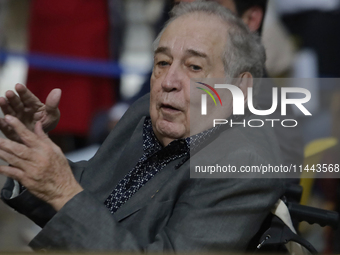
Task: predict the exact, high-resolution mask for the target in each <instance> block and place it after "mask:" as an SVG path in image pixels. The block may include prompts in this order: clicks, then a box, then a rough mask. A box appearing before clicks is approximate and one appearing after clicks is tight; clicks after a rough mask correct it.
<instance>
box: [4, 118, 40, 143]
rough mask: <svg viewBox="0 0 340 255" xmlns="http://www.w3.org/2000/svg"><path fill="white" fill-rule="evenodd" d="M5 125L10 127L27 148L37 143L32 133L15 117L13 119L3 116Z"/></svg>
mask: <svg viewBox="0 0 340 255" xmlns="http://www.w3.org/2000/svg"><path fill="white" fill-rule="evenodd" d="M5 121H6V123H7V124H8V125H9V126H11V127H12V128H13V129H14V131H15V132H16V134H17V135H18V136H19V137H20V138H21V140H22V141H23V143H24V144H26V145H27V146H28V147H32V146H34V145H35V144H36V143H37V136H36V134H34V133H33V132H31V131H30V130H29V129H27V128H26V127H25V125H24V124H22V123H21V121H20V120H18V119H17V118H16V117H13V116H11V115H6V116H5Z"/></svg>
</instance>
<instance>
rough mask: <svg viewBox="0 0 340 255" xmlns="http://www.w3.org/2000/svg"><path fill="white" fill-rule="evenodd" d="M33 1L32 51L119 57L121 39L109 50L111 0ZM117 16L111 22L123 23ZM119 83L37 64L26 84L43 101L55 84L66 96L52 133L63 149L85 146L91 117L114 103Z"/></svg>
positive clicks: (117, 8) (80, 55)
mask: <svg viewBox="0 0 340 255" xmlns="http://www.w3.org/2000/svg"><path fill="white" fill-rule="evenodd" d="M118 3H119V1H111V2H110V6H112V5H114V6H115V7H116V10H119V9H120V6H119V5H118ZM30 4H31V6H30V21H29V52H31V53H39V54H45V55H46V56H49V55H55V56H60V57H65V58H66V59H67V57H70V58H78V59H94V60H109V59H110V56H113V57H117V54H118V51H117V50H118V44H119V43H114V42H112V43H111V53H110V50H109V45H110V44H109V8H108V6H109V3H108V1H107V0H96V1H87V0H72V1H68V0H58V1H45V0H32V1H31V2H30ZM111 9H113V8H111ZM112 14H115V13H112ZM118 18H119V16H117V15H115V16H113V17H112V19H111V23H114V22H117V24H121V20H120V19H119V20H118V21H117V19H118ZM111 27H112V26H111ZM115 28H117V27H113V29H112V30H111V34H112V35H113V36H114V35H118V34H119V30H118V29H116V30H115V31H113V30H114V29H115ZM114 32H115V33H114ZM117 85H118V81H117V80H114V79H111V78H106V77H96V76H92V75H88V74H74V73H66V72H64V71H51V70H48V71H47V70H42V69H37V68H33V67H30V69H29V71H28V78H27V87H28V88H29V89H30V90H31V91H32V92H33V93H34V94H35V95H36V96H37V97H38V98H40V99H41V100H43V99H45V98H46V97H47V95H48V93H49V92H50V91H51V89H53V88H56V87H58V88H61V89H62V91H63V93H64V94H65V96H63V97H62V100H61V101H60V105H59V108H60V109H61V112H62V116H61V118H60V122H59V124H58V126H57V128H56V129H55V130H53V131H52V132H51V134H50V136H51V139H52V140H53V141H54V142H56V143H57V144H58V145H59V146H61V148H62V149H63V151H64V152H68V151H71V150H74V149H77V148H81V147H83V146H85V145H86V142H87V136H88V132H89V126H90V123H91V120H92V118H93V116H94V115H95V114H96V113H97V112H98V111H101V110H105V109H108V108H109V107H110V106H112V105H113V103H114V102H115V97H116V92H115V87H118V86H117ZM6 96H7V97H14V96H15V95H14V94H8V95H6Z"/></svg>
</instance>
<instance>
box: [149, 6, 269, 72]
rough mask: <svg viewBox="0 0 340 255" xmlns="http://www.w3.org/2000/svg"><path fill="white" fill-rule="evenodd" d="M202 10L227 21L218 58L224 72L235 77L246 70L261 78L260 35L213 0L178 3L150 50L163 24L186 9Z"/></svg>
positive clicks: (156, 45)
mask: <svg viewBox="0 0 340 255" xmlns="http://www.w3.org/2000/svg"><path fill="white" fill-rule="evenodd" d="M197 12H203V13H206V14H209V15H215V16H218V17H219V18H221V19H222V20H223V21H224V22H225V23H227V24H228V35H229V36H228V38H227V45H226V46H225V50H224V54H223V56H222V61H223V64H224V70H225V73H226V76H227V77H229V78H236V77H238V76H239V75H240V74H241V73H243V72H250V73H251V74H252V76H253V77H254V78H261V77H262V75H263V70H264V63H265V60H266V54H265V50H264V47H263V45H262V44H261V40H260V37H259V36H258V35H257V34H255V33H251V32H250V31H249V29H248V27H247V26H246V25H245V24H244V23H243V21H242V20H241V19H240V18H238V17H237V16H235V15H234V14H233V13H232V12H231V11H230V10H228V9H227V8H224V7H223V6H221V5H219V4H217V3H215V2H207V1H204V0H198V1H195V2H192V3H184V2H182V3H180V4H179V5H177V6H175V7H174V8H173V9H172V10H171V12H170V16H171V18H170V19H169V21H168V22H167V23H166V25H165V27H164V28H163V30H162V31H161V32H160V33H159V35H158V36H157V38H156V40H155V41H154V44H153V46H154V50H156V49H157V47H158V45H159V41H160V38H161V36H162V34H163V32H164V30H165V29H166V28H167V26H168V25H169V24H170V23H171V22H172V21H174V20H175V19H177V18H179V17H181V16H183V15H187V14H190V13H197Z"/></svg>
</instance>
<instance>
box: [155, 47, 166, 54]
mask: <svg viewBox="0 0 340 255" xmlns="http://www.w3.org/2000/svg"><path fill="white" fill-rule="evenodd" d="M158 53H164V54H167V55H170V49H169V48H168V47H158V48H157V49H156V50H155V52H154V55H156V54H158Z"/></svg>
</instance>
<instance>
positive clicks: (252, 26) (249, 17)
mask: <svg viewBox="0 0 340 255" xmlns="http://www.w3.org/2000/svg"><path fill="white" fill-rule="evenodd" d="M263 15H264V13H263V10H262V8H261V7H259V6H253V7H251V8H249V9H248V10H246V11H245V12H244V13H243V15H242V20H243V22H244V23H246V25H247V26H248V27H249V30H250V31H251V32H255V31H257V30H258V29H259V28H260V26H261V23H262V20H263V18H264V17H263Z"/></svg>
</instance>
